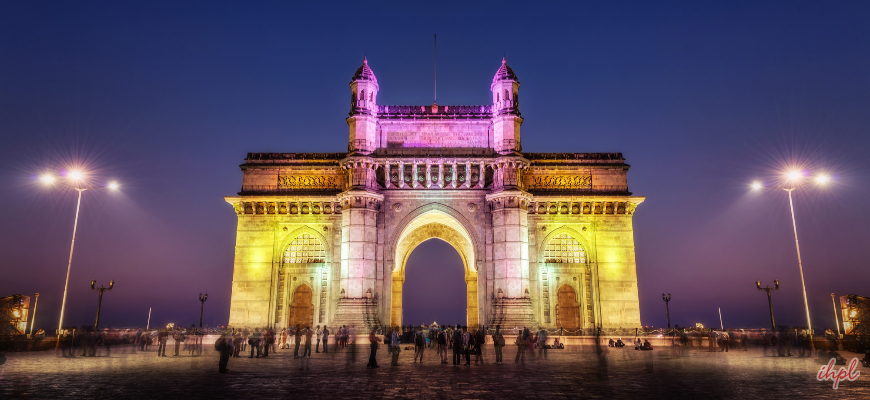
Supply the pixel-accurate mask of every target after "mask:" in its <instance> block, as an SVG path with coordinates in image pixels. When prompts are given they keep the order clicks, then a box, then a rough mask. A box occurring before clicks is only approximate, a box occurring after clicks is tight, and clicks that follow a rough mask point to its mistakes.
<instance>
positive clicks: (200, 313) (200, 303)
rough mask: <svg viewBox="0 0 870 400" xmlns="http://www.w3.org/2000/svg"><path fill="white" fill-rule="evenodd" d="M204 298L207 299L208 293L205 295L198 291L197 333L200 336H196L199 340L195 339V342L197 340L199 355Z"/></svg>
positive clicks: (200, 352)
mask: <svg viewBox="0 0 870 400" xmlns="http://www.w3.org/2000/svg"><path fill="white" fill-rule="evenodd" d="M206 300H208V293H206V294H205V296H203V295H202V293H200V294H199V330H200V332H199V334H200V337H199V338H198V339H199V340H197V342H198V343H197V352H198V353H199V354H200V355H202V336H201V335H202V311H203V309H204V308H205V301H206Z"/></svg>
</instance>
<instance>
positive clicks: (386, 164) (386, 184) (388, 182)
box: [384, 161, 393, 189]
mask: <svg viewBox="0 0 870 400" xmlns="http://www.w3.org/2000/svg"><path fill="white" fill-rule="evenodd" d="M384 178H385V179H384V181H385V182H384V187H386V188H387V189H391V188H392V187H393V182H392V181H391V180H390V162H389V161H385V162H384Z"/></svg>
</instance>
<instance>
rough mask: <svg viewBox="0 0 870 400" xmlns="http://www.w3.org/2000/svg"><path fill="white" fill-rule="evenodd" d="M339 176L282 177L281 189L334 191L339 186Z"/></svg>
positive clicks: (279, 186) (279, 184)
mask: <svg viewBox="0 0 870 400" xmlns="http://www.w3.org/2000/svg"><path fill="white" fill-rule="evenodd" d="M339 183H340V182H339V177H337V176H314V175H280V176H278V188H279V189H332V188H336V187H337V186H338V185H339Z"/></svg>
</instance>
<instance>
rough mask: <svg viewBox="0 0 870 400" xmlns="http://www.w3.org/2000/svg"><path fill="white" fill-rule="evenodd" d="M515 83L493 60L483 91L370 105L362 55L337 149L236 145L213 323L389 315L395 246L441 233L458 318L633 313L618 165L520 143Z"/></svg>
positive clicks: (547, 323)
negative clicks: (463, 298) (453, 263)
mask: <svg viewBox="0 0 870 400" xmlns="http://www.w3.org/2000/svg"><path fill="white" fill-rule="evenodd" d="M519 89H520V82H519V79H518V78H517V76H516V74H514V71H513V70H512V69H511V68H510V67H509V66H508V65H507V64H506V62H505V61H504V60H502V63H501V66H500V67H499V68H498V70H497V71H496V73H495V76H494V77H493V79H492V84H491V85H490V90H491V92H492V103H491V104H487V105H477V106H452V105H450V106H448V105H440V104H432V105H422V106H421V105H418V106H394V105H381V104H379V103H378V93H379V91H380V87H379V86H378V80H377V78H375V74H374V72H373V71H372V69H371V68H370V67H369V65H368V61H366V60H364V61H363V65H362V66H361V67H359V69H357V71H356V73H355V74H354V75H353V78H352V79H351V82H350V95H351V96H350V112H349V113H348V116H347V125H348V127H349V130H350V133H349V140H348V147H347V152H342V153H248V155H247V158H245V162H244V164H242V165H241V169H242V172H243V175H244V177H243V181H242V190H241V192H239V193H238V196H227V197H225V198H224V199H225V200H226V201H227V202H228V203H229V204H230V205H232V206H233V208H234V209H235V212H236V214H237V216H238V228H237V231H236V248H235V250H236V251H235V260H234V271H233V283H232V301H231V310H230V320H229V325H231V326H250V327H264V326H270V327H276V328H279V329H280V328H281V327H286V326H295V325H296V324H300V323H301V324H302V325H303V326H304V325H306V324H308V325H312V326H313V325H314V324H317V325H324V324H325V325H329V326H336V325H348V326H355V327H358V328H361V327H364V326H375V325H379V326H383V325H389V326H397V325H403V322H405V321H403V320H402V318H403V313H402V296H403V285H404V282H405V268H406V264H407V261H408V256H409V255H410V254H411V252H412V251H414V248H415V247H417V246H418V245H419V244H420V243H422V242H424V241H426V240H429V239H441V240H443V241H445V242H447V243H449V244H450V245H451V246H453V248H454V249H456V251H457V252H458V253H459V255H460V257H461V258H462V260H463V263H464V267H465V286H466V292H467V309H466V314H467V317H466V318H467V320H466V321H465V323H466V324H467V325H468V326H478V325H495V324H501V325H502V326H505V327H511V328H512V327H514V326H520V327H522V326H529V327H532V326H535V327H537V326H543V327H548V328H563V329H565V330H566V333H567V332H571V331H572V330H575V331H576V330H577V329H595V328H604V329H607V328H616V327H624V328H631V327H638V326H640V310H639V305H638V288H637V273H636V264H635V247H634V234H633V230H632V215H634V212H635V209H636V207H637V205H638V204H640V203H641V202H643V201H644V199H645V197H639V196H632V193H631V192H629V190H628V185H627V176H626V174H627V172H628V169H629V165H628V164H626V163H625V159H624V158H623V157H622V154H621V153H527V152H524V151H523V149H522V141H521V137H520V127H521V126H522V124H523V118H522V115H521V114H520V102H519ZM457 283H458V282H457ZM444 322H453V323H455V322H460V321H444Z"/></svg>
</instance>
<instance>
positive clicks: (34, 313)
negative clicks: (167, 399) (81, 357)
mask: <svg viewBox="0 0 870 400" xmlns="http://www.w3.org/2000/svg"><path fill="white" fill-rule="evenodd" d="M37 304H39V293H37V294H36V299H35V300H33V318H31V320H30V336H33V324H35V323H36V305H37ZM838 329H839V328H838Z"/></svg>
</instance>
